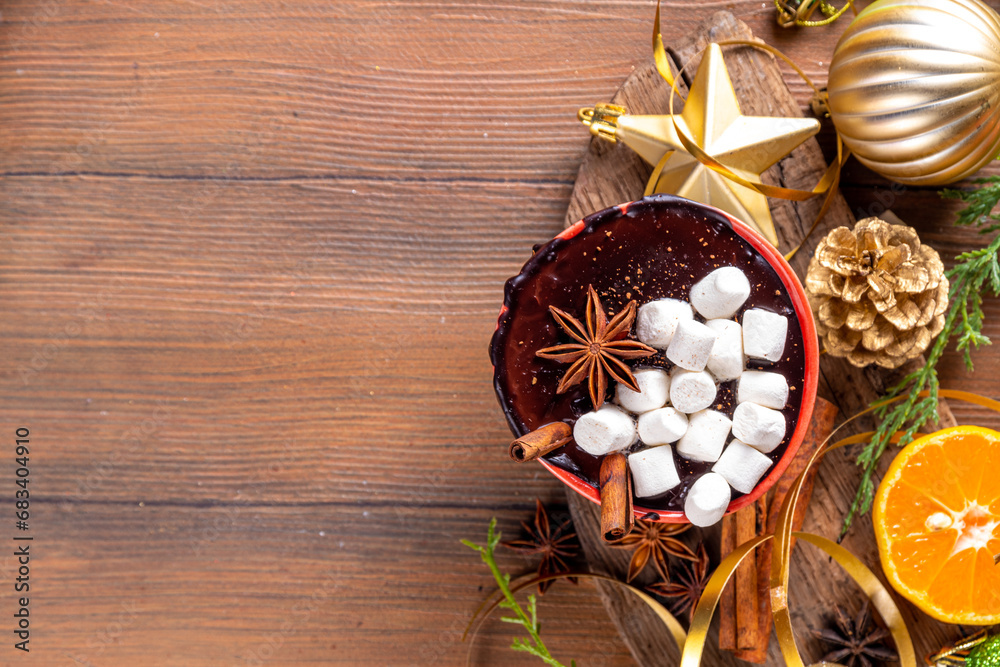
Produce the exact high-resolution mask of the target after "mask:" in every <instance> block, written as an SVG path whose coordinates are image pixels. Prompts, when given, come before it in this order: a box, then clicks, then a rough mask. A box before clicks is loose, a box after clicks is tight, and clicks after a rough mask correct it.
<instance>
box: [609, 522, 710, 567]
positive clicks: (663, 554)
mask: <svg viewBox="0 0 1000 667" xmlns="http://www.w3.org/2000/svg"><path fill="white" fill-rule="evenodd" d="M690 527H691V524H687V523H657V522H655V521H643V520H642V519H638V520H636V522H635V528H633V529H632V532H631V533H629V534H628V535H626V536H625V537H623V538H622V539H621V541H619V542H616V543H614V544H612V545H611V546H613V547H625V548H631V549H635V552H633V554H632V560H631V561H629V564H628V578H627V579H626V581H632V580H633V579H635V578H636V577H637V576H639V573H640V572H642V570H643V568H645V567H646V563H648V562H649V560H650V557H652V560H653V566H654V567H655V568H656V571H657V572H658V573H659V574H660V578H662V579H665V580H668V581H669V579H670V571H669V569H668V567H667V556H668V555H671V556H677V557H678V558H684V559H686V560H691V561H695V560H698V557H697V556H696V555H695V554H694V552H693V551H691V548H690V547H688V545H686V544H684V543H683V542H681V541H680V540H678V539H677V536H678V535H680V534H681V533H683V532H685V531H686V530H687V529H688V528H690Z"/></svg>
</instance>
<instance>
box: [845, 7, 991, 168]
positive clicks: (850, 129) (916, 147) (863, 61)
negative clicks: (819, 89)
mask: <svg viewBox="0 0 1000 667" xmlns="http://www.w3.org/2000/svg"><path fill="white" fill-rule="evenodd" d="M827 91H828V93H829V102H828V106H829V110H830V117H831V118H832V119H833V123H834V125H835V126H836V127H837V131H838V132H839V133H840V136H841V137H842V138H843V141H844V144H845V145H846V146H847V147H848V148H850V149H851V151H853V152H854V155H855V156H856V157H857V158H858V160H859V161H860V162H861V163H862V164H864V165H865V166H867V167H868V168H869V169H871V170H872V171H874V172H876V173H879V174H881V175H883V176H885V177H886V178H889V179H891V180H894V181H897V182H899V183H904V184H908V185H943V184H945V183H952V182H954V181H958V180H961V179H963V178H965V177H967V176H970V175H971V174H973V173H975V172H976V171H978V170H979V169H980V168H981V167H982V166H983V165H985V164H986V163H987V162H989V161H990V160H992V159H993V158H994V157H995V156H996V154H997V152H998V150H1000V16H998V15H997V13H996V12H995V11H993V9H991V8H990V7H989V6H988V5H987V4H986V3H984V2H981V1H980V0H876V2H873V3H872V4H870V5H868V7H866V8H865V9H864V11H862V12H861V13H860V14H858V16H857V17H856V18H855V19H854V21H853V22H851V24H850V25H849V26H848V27H847V30H846V31H845V32H844V34H843V36H842V37H841V38H840V41H839V42H838V43H837V47H836V49H835V50H834V55H833V61H832V62H831V63H830V78H829V83H828V86H827Z"/></svg>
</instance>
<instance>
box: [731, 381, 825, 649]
mask: <svg viewBox="0 0 1000 667" xmlns="http://www.w3.org/2000/svg"><path fill="white" fill-rule="evenodd" d="M837 412H838V410H837V406H835V405H834V404H832V403H830V402H829V401H826V400H824V399H822V398H819V397H817V398H816V404H815V406H814V407H813V416H812V421H811V422H810V423H809V430H807V431H806V436H805V439H804V440H803V441H802V445H801V446H800V447H799V451H798V452H797V453H796V455H795V458H794V459H792V462H791V464H790V465H789V466H788V468H787V469H786V470H785V473H784V474H783V475H782V476H781V479H779V480H778V483H777V484H775V485H774V488H773V489H772V490H771V499H770V500H769V501H768V507H767V510H766V516H767V521H766V523H765V525H764V526H763V530H762V531H761V534H764V532H774V529H775V527H776V526H777V524H778V515H779V514H780V513H781V506H782V505H783V504H784V502H785V498H787V497H788V492H789V491H790V490H791V487H792V483H793V482H795V479H796V478H797V477H798V476H799V475H800V474H802V471H803V470H804V469H805V467H806V464H807V463H809V459H810V458H812V455H813V454H815V453H816V450H817V449H819V447H820V446H821V445H822V444H823V442H824V441H825V440H826V438H827V436H829V435H830V433H831V432H832V431H833V425H834V420H835V419H836V418H837ZM817 470H818V468H813V469H812V470H810V471H809V474H808V475H807V477H806V479H805V483H804V484H803V485H802V493H801V494H800V495H799V502H798V503H797V505H796V507H795V515H794V516H793V517H792V529H793V530H800V529H801V528H802V523H803V522H804V521H805V516H806V511H807V510H808V507H809V501H810V499H811V498H812V492H813V483H814V481H815V478H816V471H817ZM757 606H758V610H759V611H758V614H757V618H758V623H759V624H760V630H759V631H758V633H757V635H758V638H759V643H758V644H757V646H756V647H754V648H750V649H742V650H738V651H735V652H734V653H733V655H735V656H736V657H737V658H739V659H741V660H746V661H747V662H753V663H757V664H763V663H764V662H766V661H767V648H768V644H769V643H770V641H771V624H772V622H773V621H772V617H771V542H770V541H768V542H765V543H764V544H762V545H761V546H760V547H759V548H758V549H757Z"/></svg>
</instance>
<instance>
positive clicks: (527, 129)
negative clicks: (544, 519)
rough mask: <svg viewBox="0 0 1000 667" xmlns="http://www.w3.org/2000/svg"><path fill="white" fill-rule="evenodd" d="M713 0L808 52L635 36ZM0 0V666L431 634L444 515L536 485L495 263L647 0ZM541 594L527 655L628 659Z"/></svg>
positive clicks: (526, 232) (842, 483)
mask: <svg viewBox="0 0 1000 667" xmlns="http://www.w3.org/2000/svg"><path fill="white" fill-rule="evenodd" d="M993 4H994V5H997V4H998V3H997V2H996V1H995V0H993ZM722 7H725V8H728V9H729V10H730V11H732V12H733V13H734V14H735V15H736V16H737V17H739V18H740V19H742V20H744V21H746V22H747V23H748V24H749V25H750V26H751V28H752V29H753V31H754V33H755V34H757V35H758V36H759V37H762V38H764V39H765V40H767V41H768V42H770V43H773V44H775V45H776V46H778V47H779V48H781V49H782V50H784V51H786V52H787V53H788V54H789V55H791V56H792V57H793V58H795V59H796V60H797V61H798V62H800V63H801V64H802V65H803V66H804V67H805V69H806V71H807V72H808V74H809V75H810V76H813V77H814V78H815V79H816V80H817V82H818V83H821V84H822V83H823V82H824V81H825V78H826V75H825V64H826V63H828V62H829V56H830V53H831V52H832V49H833V46H834V44H835V42H836V39H837V35H838V34H839V32H840V30H841V29H842V27H838V26H833V27H831V28H829V29H821V30H814V31H811V32H808V33H804V32H798V31H792V32H782V31H780V30H779V29H778V28H777V27H775V26H774V25H773V9H772V7H771V6H770V5H764V4H762V3H761V2H754V1H750V0H737V1H735V2H729V3H718V2H708V3H705V2H694V0H672V1H671V2H668V3H666V4H665V5H664V10H665V28H664V29H665V38H666V40H667V42H669V43H675V42H677V41H678V39H679V38H680V37H682V36H684V35H687V34H689V33H691V32H692V31H693V30H694V28H695V27H696V26H697V25H698V24H699V23H700V22H702V21H703V20H704V19H705V18H707V17H709V16H710V15H711V14H712V13H713V12H715V11H716V10H717V9H719V8H722ZM2 9H3V11H2V21H0V63H2V67H0V145H2V146H3V150H2V151H0V201H2V203H3V206H2V207H0V247H2V249H3V253H2V254H0V303H2V304H3V308H4V317H3V318H2V319H0V349H2V350H3V363H2V364H0V433H5V434H8V438H10V437H12V435H13V432H14V429H15V428H17V427H18V426H27V427H29V428H30V429H31V431H32V439H33V446H34V451H33V452H32V474H33V482H32V484H34V487H33V491H34V495H33V496H32V501H33V504H32V519H33V524H32V527H33V532H34V534H35V535H36V541H35V546H36V547H37V551H36V556H35V559H34V560H33V562H32V565H33V572H32V574H33V575H37V587H35V588H33V590H32V605H33V606H32V619H33V626H32V628H33V634H32V645H31V648H32V654H31V655H30V656H28V657H27V659H22V658H23V657H24V656H17V655H15V654H14V653H13V651H12V649H11V647H10V646H9V645H8V644H7V643H2V644H0V663H2V664H20V663H22V662H23V663H25V664H29V663H31V662H35V663H37V664H45V665H49V664H89V665H99V666H114V665H128V666H131V665H220V664H221V665H247V664H260V663H264V664H281V665H285V664H342V665H358V664H364V665H401V664H418V665H459V664H463V661H464V659H465V652H466V650H467V646H466V645H463V644H462V643H461V642H460V636H461V631H462V629H463V628H464V626H465V623H466V621H467V619H468V617H469V615H470V614H471V612H472V610H473V609H474V608H475V606H476V605H477V604H478V603H479V602H480V601H481V599H482V598H483V597H484V596H485V595H486V594H487V593H488V592H489V590H490V589H491V586H492V579H491V577H490V576H489V575H488V573H487V572H486V570H485V568H484V566H483V565H482V563H481V562H480V561H479V560H478V558H477V557H476V556H475V554H473V553H471V552H469V551H467V550H465V549H464V548H463V547H461V546H460V545H459V544H458V540H459V539H461V538H471V539H482V536H483V535H484V534H485V526H486V523H487V521H488V520H489V518H490V517H491V516H494V515H495V516H497V517H498V519H499V523H500V527H501V529H502V530H503V531H504V532H505V534H506V536H507V537H514V535H516V534H517V532H518V531H519V527H518V524H519V522H520V521H521V520H523V519H527V518H529V517H530V516H531V514H532V512H533V508H534V499H535V498H536V497H539V498H541V499H542V500H543V501H545V502H546V503H547V504H548V505H550V506H551V507H553V508H555V509H557V510H561V511H565V507H564V503H565V501H564V500H563V491H562V488H561V486H560V485H559V484H558V483H557V482H556V481H555V480H554V479H553V478H551V476H549V475H548V474H547V473H545V472H544V471H543V470H542V469H541V468H540V467H539V466H531V465H528V466H517V465H514V464H512V463H510V461H509V460H508V459H507V456H506V447H507V443H508V442H509V438H510V435H509V432H508V430H507V428H506V426H505V423H504V420H503V417H502V415H501V413H500V410H499V407H498V406H497V403H496V400H495V398H494V396H493V391H492V386H491V369H490V366H489V362H488V358H487V354H486V345H487V341H488V339H489V336H490V335H491V333H492V331H493V329H494V326H495V322H496V312H497V308H498V306H499V303H500V299H501V296H502V286H503V281H504V280H506V278H508V277H509V276H511V275H513V274H514V273H516V272H517V270H518V268H519V267H520V266H521V264H522V263H523V262H524V261H525V260H526V259H527V257H528V255H529V253H530V249H531V246H532V245H533V244H535V243H538V242H541V241H544V240H546V239H547V238H550V237H551V236H552V235H554V234H555V233H557V232H558V231H559V230H560V229H561V228H562V221H563V217H564V215H565V213H566V210H567V206H568V204H569V201H570V194H571V192H572V189H573V184H574V180H575V176H576V173H577V170H578V168H579V166H580V162H581V159H582V158H583V155H584V153H585V152H586V150H587V136H586V133H585V131H584V130H583V128H581V127H580V126H579V124H578V123H577V121H576V119H575V114H576V110H577V108H579V107H581V106H586V105H588V104H593V103H594V102H595V101H599V100H606V99H609V98H610V97H611V96H612V95H613V93H614V92H615V90H616V89H617V88H618V87H619V86H620V85H621V83H622V82H623V81H624V80H625V79H626V77H627V76H628V75H629V74H630V72H631V71H632V70H633V68H639V67H641V66H642V65H643V63H644V62H645V61H646V59H647V58H648V55H649V52H648V49H649V32H650V28H651V21H652V15H653V3H652V2H651V1H650V0H625V1H624V2H589V1H588V2H584V1H582V0H552V1H548V0H545V1H543V0H510V1H508V2H505V3H499V4H497V3H494V4H483V3H476V2H468V1H467V0H450V1H448V2H431V1H429V0H410V1H406V2H403V1H397V0H376V1H370V2H369V1H365V2H362V1H360V0H342V1H341V0H338V1H337V2H326V3H319V2H307V1H305V0H288V1H287V2H281V3H265V2H259V1H256V0H249V1H242V0H241V1H237V0H223V1H221V2H151V1H149V0H135V1H133V2H128V3H123V2H83V1H82V0H41V1H33V0H10V1H9V2H5V3H4V4H3V8H2ZM838 25H839V24H838ZM786 74H787V72H786ZM786 80H787V81H788V83H789V86H790V88H791V90H792V92H793V94H794V96H795V103H796V104H797V106H798V107H799V108H803V109H804V108H806V106H807V103H808V93H807V89H806V88H805V86H804V85H802V84H800V83H798V82H797V81H795V80H794V79H792V78H786ZM829 138H830V135H829V134H828V133H824V135H823V148H824V150H825V151H826V154H827V156H829V154H830V150H831V144H830V141H829ZM988 173H997V172H996V169H995V168H993V167H991V168H990V170H989V171H988ZM845 178H846V179H847V180H846V183H845V187H844V193H845V198H846V200H847V201H848V202H849V204H850V208H851V210H852V211H858V210H868V209H877V208H878V207H880V206H882V207H884V206H887V205H889V206H891V208H892V209H893V210H894V211H895V212H896V213H897V214H899V215H900V216H901V217H902V218H903V219H905V220H907V221H910V222H912V223H914V224H916V225H917V226H918V228H919V229H920V231H921V232H922V234H923V235H924V238H925V239H926V240H927V241H928V242H930V243H932V244H934V245H935V246H936V247H938V248H939V249H940V250H941V251H942V256H944V257H945V258H946V260H948V261H950V258H951V257H953V256H954V254H955V253H956V252H958V251H960V250H962V249H965V248H967V247H970V246H973V245H981V244H982V239H981V238H979V237H977V236H976V235H975V234H974V233H971V232H968V231H960V232H955V231H954V230H952V229H951V220H952V213H953V212H954V210H955V206H954V205H953V204H951V203H947V204H944V203H942V202H940V200H939V199H938V198H937V196H936V194H935V193H934V191H932V190H924V189H909V190H905V191H897V190H893V189H891V188H890V187H889V185H888V184H887V183H886V182H885V181H883V180H880V179H878V178H877V177H874V176H872V175H871V174H869V173H868V172H866V171H864V170H863V169H861V168H859V167H852V168H850V169H848V170H847V171H846V172H845ZM886 202H891V204H887V203H886ZM589 212H590V211H589V210H584V211H581V214H582V213H589ZM986 308H987V333H990V334H992V335H994V336H996V335H1000V317H998V316H1000V304H998V303H997V302H995V301H989V302H988V303H987V304H986ZM976 359H977V372H976V373H975V374H973V375H969V376H967V375H966V373H965V371H964V369H963V368H962V367H961V364H960V363H958V360H957V357H955V356H954V355H952V354H950V355H949V356H948V357H947V359H946V362H945V369H944V375H943V382H944V384H945V385H946V386H947V385H951V386H954V385H956V384H957V383H959V382H960V383H961V384H962V386H963V387H967V388H969V389H972V390H976V391H981V392H984V393H991V392H992V391H993V388H994V384H995V383H994V382H993V381H992V378H993V377H995V375H996V372H997V369H998V367H1000V350H997V349H996V348H991V349H985V350H983V351H981V352H979V353H978V354H977V356H976ZM955 412H956V416H957V417H958V419H959V420H960V421H977V422H979V423H983V424H985V425H992V426H998V425H1000V420H997V419H996V418H995V417H994V416H992V415H988V414H986V413H984V412H983V411H981V410H976V409H970V408H966V407H964V406H955ZM8 443H9V444H10V441H9V440H8ZM5 469H6V470H7V471H8V474H12V473H11V470H12V468H10V467H7V468H5ZM824 484H826V485H828V486H829V487H830V488H829V489H827V491H824V490H823V488H824ZM2 486H3V484H2V483H0V487H2ZM849 486H850V485H849V483H848V481H847V480H839V479H838V480H830V481H828V482H826V481H824V480H823V478H822V477H821V479H820V481H819V483H818V485H817V495H816V501H815V502H814V506H815V505H818V504H819V503H820V502H821V501H822V502H828V503H829V506H828V508H826V509H825V510H824V511H826V512H828V513H829V514H830V516H835V515H839V513H840V512H842V511H843V509H844V508H843V506H842V505H843V501H842V499H843V498H844V497H846V494H847V493H848V492H849V488H848V487H849ZM824 493H825V495H824ZM0 496H2V494H0ZM0 504H2V501H0ZM560 505H563V506H562V507H560ZM806 526H807V528H809V526H810V524H809V522H807V524H806ZM5 536H6V537H5ZM0 539H9V535H8V534H7V533H0ZM501 558H502V560H501V562H502V564H503V566H504V567H505V568H508V569H510V570H511V571H514V572H526V571H529V570H530V569H531V568H532V567H533V565H534V563H533V562H532V561H530V560H525V559H523V558H521V557H519V556H516V555H514V554H511V553H503V554H501ZM0 564H2V565H3V566H2V567H0V573H2V577H0V591H2V592H0V612H2V614H0V615H2V617H6V618H9V616H8V614H10V613H12V605H13V600H12V592H11V590H10V588H9V583H8V582H9V579H10V572H11V566H12V560H11V557H10V556H0ZM793 602H795V600H793ZM540 613H541V615H542V618H543V632H544V635H545V637H546V639H547V641H548V642H549V645H550V646H551V647H552V649H553V651H554V652H555V653H556V654H557V655H559V656H560V657H561V658H564V659H565V660H567V661H568V659H569V658H572V657H576V658H578V659H581V661H582V662H583V664H587V665H628V664H633V660H632V658H631V657H630V654H629V651H628V649H627V648H626V646H625V645H624V643H623V642H622V641H621V639H620V638H619V636H618V633H617V631H616V629H615V627H614V626H613V624H612V623H611V622H610V621H609V620H608V619H607V617H606V615H605V613H604V611H603V610H602V608H601V606H600V602H599V597H598V594H597V592H596V590H595V589H594V587H593V586H591V585H589V584H586V583H581V584H580V586H579V587H573V586H568V585H563V584H557V585H556V586H555V587H554V588H553V589H552V590H551V591H550V592H549V593H548V594H547V595H546V596H545V598H544V599H543V601H542V603H541V605H540ZM798 621H799V626H798V627H803V628H804V627H806V626H807V625H808V623H814V622H815V617H810V618H808V619H798ZM8 630H9V627H8V626H7V625H5V624H3V623H0V631H2V636H7V635H8V634H9V633H8ZM511 634H512V633H511V631H510V626H507V625H505V624H501V623H499V622H492V623H490V624H488V625H487V626H486V631H485V633H484V635H483V636H482V637H481V638H480V640H479V641H478V642H477V643H476V645H475V647H474V658H475V662H476V664H482V665H491V664H492V665H530V664H535V661H534V660H532V659H530V658H528V657H527V656H522V655H519V654H515V653H512V652H511V651H509V650H507V646H508V645H509V643H510V638H511ZM36 642H37V643H36ZM74 659H76V663H74Z"/></svg>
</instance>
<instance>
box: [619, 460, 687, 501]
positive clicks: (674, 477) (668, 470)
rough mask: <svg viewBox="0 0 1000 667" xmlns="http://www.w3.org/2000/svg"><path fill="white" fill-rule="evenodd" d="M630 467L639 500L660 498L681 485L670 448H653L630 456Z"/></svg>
mask: <svg viewBox="0 0 1000 667" xmlns="http://www.w3.org/2000/svg"><path fill="white" fill-rule="evenodd" d="M628 467H629V470H631V471H632V485H633V486H634V487H635V495H636V496H637V497H639V498H647V497H649V496H658V495H660V494H661V493H666V492H667V491H669V490H670V489H672V488H674V487H675V486H677V485H678V484H680V483H681V478H680V476H679V475H678V474H677V466H675V465H674V453H673V451H671V448H670V447H652V448H650V449H644V450H642V451H641V452H635V453H634V454H629V456H628Z"/></svg>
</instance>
